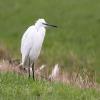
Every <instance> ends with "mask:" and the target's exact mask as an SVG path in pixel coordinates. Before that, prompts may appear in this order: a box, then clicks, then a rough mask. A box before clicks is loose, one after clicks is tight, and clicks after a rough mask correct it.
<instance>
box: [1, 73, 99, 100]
mask: <svg viewBox="0 0 100 100" xmlns="http://www.w3.org/2000/svg"><path fill="white" fill-rule="evenodd" d="M99 99H100V94H99V92H98V91H97V90H95V89H79V88H76V87H72V86H67V85H63V84H59V83H49V82H47V81H33V80H32V79H28V78H27V77H25V76H21V75H17V74H14V73H0V100H99Z"/></svg>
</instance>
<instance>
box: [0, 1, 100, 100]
mask: <svg viewBox="0 0 100 100" xmlns="http://www.w3.org/2000/svg"><path fill="white" fill-rule="evenodd" d="M38 18H45V19H46V21H47V22H48V23H51V24H55V25H57V26H58V28H57V29H49V28H48V29H47V34H46V37H45V41H44V44H43V48H42V51H41V55H40V57H39V59H38V62H39V63H40V64H47V65H48V66H52V65H54V64H56V63H59V64H60V66H61V67H65V68H67V69H70V70H72V69H75V68H73V67H76V66H74V64H75V65H77V62H78V64H80V65H79V66H81V65H82V66H83V67H85V68H86V67H88V68H90V69H91V70H94V71H96V79H97V81H98V82H100V77H99V76H100V42H99V41H100V0H61V1H60V0H8V1H7V0H0V46H1V45H3V47H5V48H6V49H7V52H9V54H10V55H11V56H12V57H13V58H21V54H20V40H21V36H22V34H23V33H24V32H25V30H26V29H27V28H28V27H29V26H30V25H32V24H34V23H35V21H36V20H37V19H38ZM73 63H74V64H73ZM81 63H82V64H81ZM33 94H34V95H33ZM19 98H20V100H28V99H30V100H33V99H36V100H38V99H40V100H50V99H53V100H57V99H58V100H65V99H68V100H99V99H100V96H99V92H97V91H96V90H93V89H85V90H84V89H83V90H81V89H78V88H74V87H71V86H64V85H62V84H55V83H52V84H50V83H48V82H44V81H43V82H41V81H36V82H33V81H32V80H28V79H27V78H26V77H23V76H17V75H16V74H4V73H0V100H11V99H12V100H17V99H19ZM32 98H33V99H32Z"/></svg>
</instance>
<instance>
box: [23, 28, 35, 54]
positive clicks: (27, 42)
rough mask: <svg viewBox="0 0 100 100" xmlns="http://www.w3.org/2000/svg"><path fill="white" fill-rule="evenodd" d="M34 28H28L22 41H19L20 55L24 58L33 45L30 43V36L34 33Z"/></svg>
mask: <svg viewBox="0 0 100 100" xmlns="http://www.w3.org/2000/svg"><path fill="white" fill-rule="evenodd" d="M35 31H36V30H35V28H34V26H30V27H29V28H28V29H27V30H26V31H25V33H24V35H23V36H22V40H21V53H22V55H24V56H27V55H28V54H29V52H30V49H31V47H32V45H33V43H32V35H33V34H34V32H35Z"/></svg>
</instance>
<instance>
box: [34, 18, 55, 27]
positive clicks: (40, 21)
mask: <svg viewBox="0 0 100 100" xmlns="http://www.w3.org/2000/svg"><path fill="white" fill-rule="evenodd" d="M35 25H36V26H38V27H47V26H50V27H56V28H57V26H55V25H50V24H48V23H47V22H46V21H45V20H44V19H38V20H37V21H36V23H35Z"/></svg>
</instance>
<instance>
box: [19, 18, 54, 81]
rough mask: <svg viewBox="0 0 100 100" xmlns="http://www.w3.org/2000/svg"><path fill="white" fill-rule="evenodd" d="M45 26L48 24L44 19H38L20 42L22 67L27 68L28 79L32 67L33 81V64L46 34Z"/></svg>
mask: <svg viewBox="0 0 100 100" xmlns="http://www.w3.org/2000/svg"><path fill="white" fill-rule="evenodd" d="M47 25H48V24H47V23H46V21H45V20H44V19H39V20H37V21H36V23H35V25H32V26H30V27H29V28H28V29H27V30H26V31H25V33H24V34H23V36H22V40H21V54H22V66H24V67H28V68H29V77H30V67H32V71H33V79H34V63H35V61H36V60H37V58H38V56H39V54H40V51H41V47H42V44H43V40H44V37H45V32H46V29H45V27H46V26H47ZM48 26H53V27H56V26H54V25H48Z"/></svg>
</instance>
